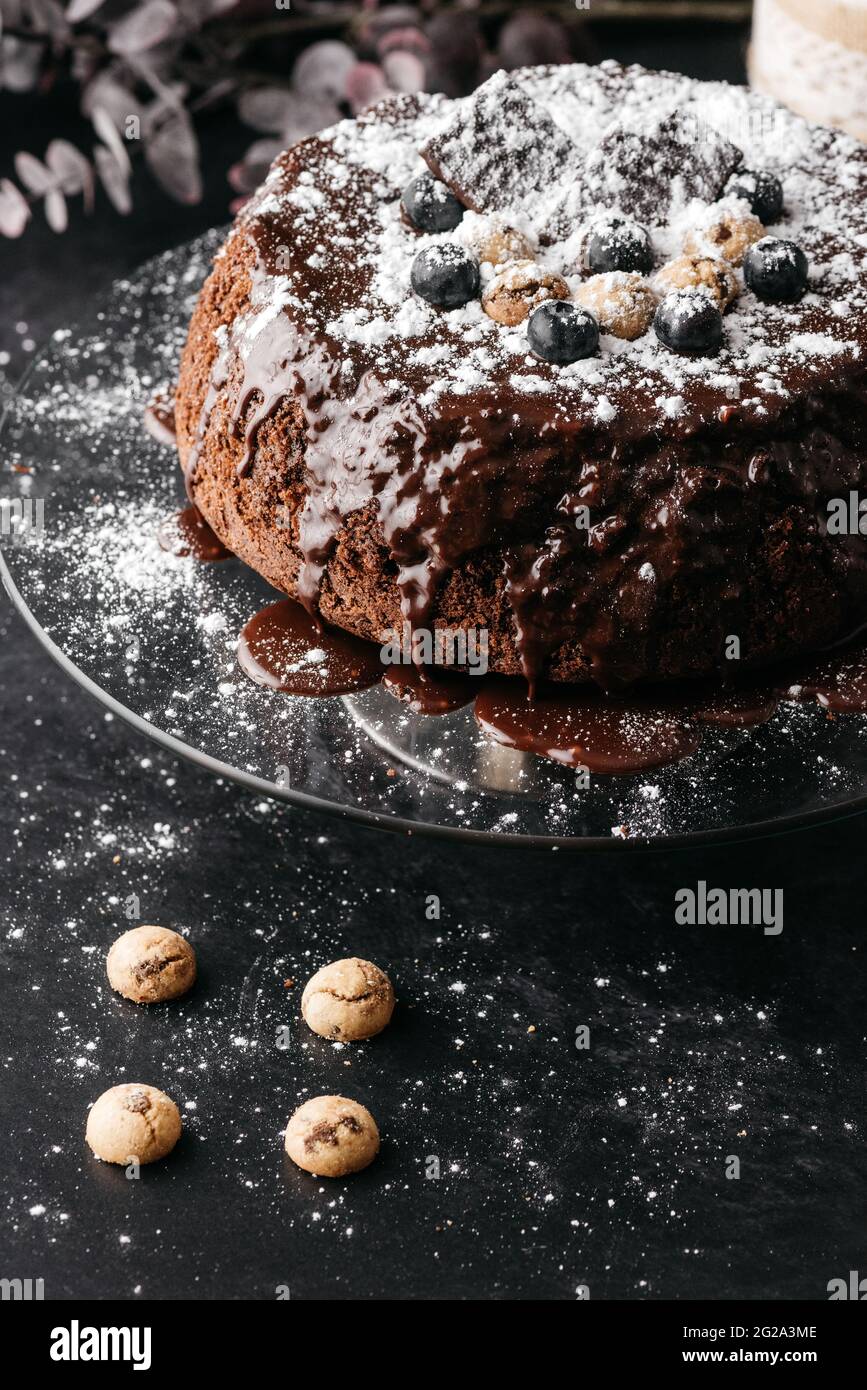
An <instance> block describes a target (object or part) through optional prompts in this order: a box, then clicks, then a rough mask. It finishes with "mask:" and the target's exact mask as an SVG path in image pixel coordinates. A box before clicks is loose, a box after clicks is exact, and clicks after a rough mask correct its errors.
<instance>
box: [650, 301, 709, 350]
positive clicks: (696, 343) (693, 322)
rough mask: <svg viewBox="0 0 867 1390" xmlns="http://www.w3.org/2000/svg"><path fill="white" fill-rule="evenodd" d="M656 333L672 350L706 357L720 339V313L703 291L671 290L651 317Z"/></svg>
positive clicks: (664, 344)
mask: <svg viewBox="0 0 867 1390" xmlns="http://www.w3.org/2000/svg"><path fill="white" fill-rule="evenodd" d="M653 327H654V330H655V332H656V336H657V338H658V339H659V341H660V342H661V343H662V344H663V346H665V347H667V348H671V351H672V352H682V353H685V354H687V355H689V356H691V357H710V356H712V355H713V353H715V352H716V350H717V348H718V347H719V345H720V343H721V342H722V314H721V313H720V311H719V309H718V308H717V307H716V304H715V303H714V301H713V300H712V299H711V297H710V295H709V294H705V293H704V291H703V290H674V291H673V292H672V293H671V294H667V295H666V296H665V298H664V299H663V301H662V303H661V304H660V306H659V308H658V309H657V311H656V313H655V314H654V316H653Z"/></svg>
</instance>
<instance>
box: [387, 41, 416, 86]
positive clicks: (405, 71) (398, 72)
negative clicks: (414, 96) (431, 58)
mask: <svg viewBox="0 0 867 1390" xmlns="http://www.w3.org/2000/svg"><path fill="white" fill-rule="evenodd" d="M382 71H383V72H384V74H385V80H386V82H387V83H388V85H389V87H391V89H392V91H394V92H423V91H424V79H425V66H424V63H423V62H422V60H421V58H419V56H418V54H416V53H407V52H406V51H405V50H404V49H397V48H396V49H394V50H393V51H392V52H390V53H386V55H385V57H384V58H383V60H382Z"/></svg>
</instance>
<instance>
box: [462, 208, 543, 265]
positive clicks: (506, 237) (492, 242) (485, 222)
mask: <svg viewBox="0 0 867 1390" xmlns="http://www.w3.org/2000/svg"><path fill="white" fill-rule="evenodd" d="M456 239H457V240H458V241H460V242H461V243H462V245H464V246H466V248H467V250H468V251H472V253H473V255H474V256H475V257H476V259H477V260H478V261H480V262H482V263H483V264H484V263H487V264H488V265H491V266H497V265H505V264H506V262H507V261H522V260H528V259H531V258H532V256H533V254H534V252H535V250H536V248H535V245H534V244H533V241H532V240H531V238H530V237H529V236H528V235H527V233H526V232H519V231H518V229H517V227H513V226H511V224H510V223H508V222H507V221H506V220H505V218H503V217H500V216H499V214H497V213H493V214H489V215H487V216H481V215H480V214H479V213H476V212H466V213H464V218H463V221H462V222H461V225H460V227H459V229H458V231H457V234H456Z"/></svg>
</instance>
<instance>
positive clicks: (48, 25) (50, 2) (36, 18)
mask: <svg viewBox="0 0 867 1390" xmlns="http://www.w3.org/2000/svg"><path fill="white" fill-rule="evenodd" d="M27 9H28V11H29V14H30V23H31V24H32V26H33V28H34V29H35V30H36V32H37V33H38V34H48V35H49V36H50V37H51V38H52V39H58V40H61V41H64V40H66V39H68V38H69V33H70V31H69V21H68V20H67V18H66V15H65V14H64V13H63V9H62V8H61V6H60V5H59V4H58V0H27Z"/></svg>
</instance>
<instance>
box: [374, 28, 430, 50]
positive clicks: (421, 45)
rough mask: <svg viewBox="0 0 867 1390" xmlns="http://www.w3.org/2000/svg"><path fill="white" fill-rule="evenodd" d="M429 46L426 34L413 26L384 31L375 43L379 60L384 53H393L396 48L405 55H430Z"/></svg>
mask: <svg viewBox="0 0 867 1390" xmlns="http://www.w3.org/2000/svg"><path fill="white" fill-rule="evenodd" d="M430 46H431V45H430V39H429V38H428V36H427V34H425V33H424V32H423V31H422V30H421V29H417V28H416V27H415V26H414V25H406V26H403V27H395V28H394V29H386V31H385V33H384V34H382V35H381V36H380V37H379V38H378V39H377V41H376V51H377V53H378V54H379V57H380V58H384V57H385V55H386V53H393V52H394V50H395V49H396V48H400V49H402V50H403V51H404V52H405V53H417V54H419V55H420V56H422V55H425V54H428V53H430Z"/></svg>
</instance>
